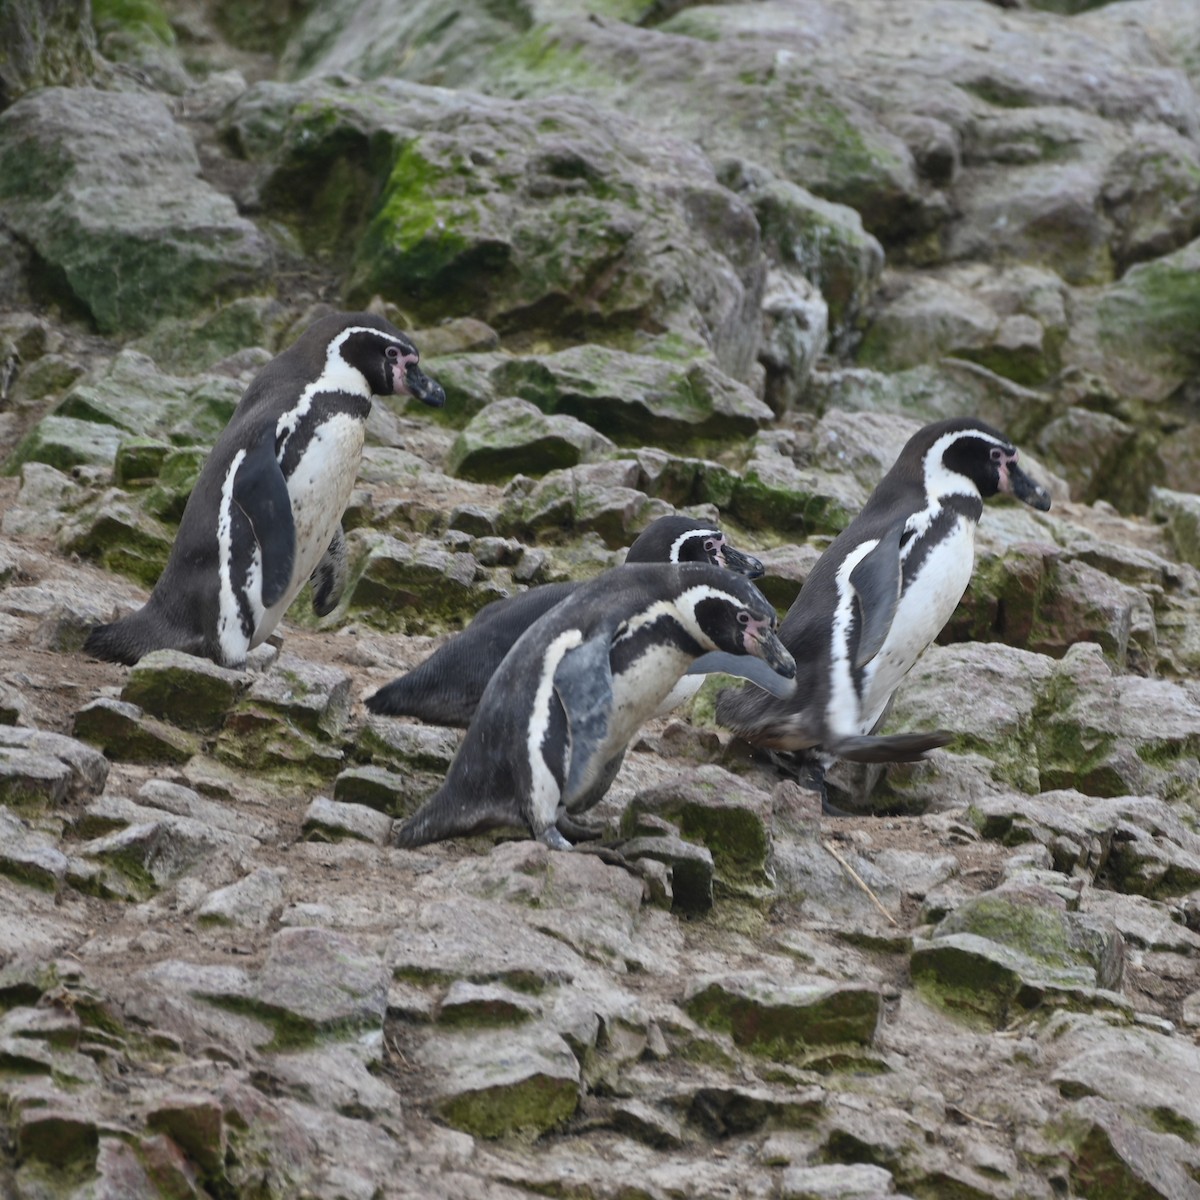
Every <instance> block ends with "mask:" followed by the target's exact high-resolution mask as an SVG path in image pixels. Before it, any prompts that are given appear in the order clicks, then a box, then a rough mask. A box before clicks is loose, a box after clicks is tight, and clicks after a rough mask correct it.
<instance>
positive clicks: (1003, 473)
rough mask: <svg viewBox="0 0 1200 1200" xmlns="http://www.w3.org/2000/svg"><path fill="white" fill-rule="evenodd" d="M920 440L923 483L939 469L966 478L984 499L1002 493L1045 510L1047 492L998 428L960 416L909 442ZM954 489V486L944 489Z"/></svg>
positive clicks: (931, 478) (927, 429) (928, 481)
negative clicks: (1023, 464) (1031, 474)
mask: <svg viewBox="0 0 1200 1200" xmlns="http://www.w3.org/2000/svg"><path fill="white" fill-rule="evenodd" d="M913 443H923V444H924V446H925V447H926V449H925V452H924V454H923V456H922V457H923V460H924V463H925V478H926V486H927V488H928V487H929V484H930V483H931V482H932V481H933V480H934V479H935V477H936V476H937V475H939V474H940V473H942V472H947V473H949V474H950V475H951V476H957V477H958V478H959V479H965V480H969V481H970V482H971V483H972V484H974V485H975V487H976V488H977V489H978V491H979V495H980V496H981V497H982V498H983V499H984V500H986V499H987V498H988V497H989V496H995V495H997V494H1003V495H1006V496H1012V497H1013V498H1014V499H1016V500H1020V501H1021V502H1022V503H1023V504H1028V505H1029V506H1030V507H1031V508H1036V509H1039V510H1040V511H1042V512H1045V511H1046V510H1047V509H1048V508H1049V507H1050V493H1049V492H1048V491H1046V489H1045V488H1044V487H1042V486H1041V484H1038V483H1035V482H1034V481H1033V480H1032V479H1031V478H1030V477H1029V476H1028V475H1026V474H1025V472H1024V471H1023V470H1022V469H1021V468H1020V467H1019V466H1018V465H1017V448H1016V447H1015V446H1014V445H1013V444H1012V442H1010V441H1009V440H1008V438H1006V437H1005V436H1004V434H1002V433H1000V432H999V431H998V430H996V429H993V428H992V427H991V426H990V425H985V424H984V423H983V422H982V421H976V420H974V419H973V418H969V417H963V418H957V419H954V420H950V421H938V422H936V423H934V424H933V425H927V426H926V427H925V428H924V429H922V430H920V431H919V432H918V433H916V434H915V435H914V436H913V438H912V441H911V442H910V445H912V444H913ZM945 490H955V489H952V488H951V489H945Z"/></svg>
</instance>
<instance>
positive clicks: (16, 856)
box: [0, 808, 69, 891]
mask: <svg viewBox="0 0 1200 1200" xmlns="http://www.w3.org/2000/svg"><path fill="white" fill-rule="evenodd" d="M0 834H2V837H0V874H4V875H6V876H8V878H9V879H14V880H16V881H17V882H18V883H25V884H29V885H31V886H32V887H37V888H45V889H47V890H49V891H57V890H58V889H59V888H60V887H62V885H63V882H64V881H65V880H66V877H67V870H68V866H69V864H68V861H67V857H66V855H65V854H63V853H62V852H61V851H60V850H58V849H57V848H56V847H55V846H54V845H52V844H51V841H50V839H49V838H47V837H45V836H44V835H41V834H38V833H35V832H33V831H32V830H31V829H30V828H29V827H28V825H27V824H26V823H25V822H24V821H22V820H20V819H19V818H18V817H16V816H14V815H13V814H12V813H10V812H9V811H8V809H6V808H0Z"/></svg>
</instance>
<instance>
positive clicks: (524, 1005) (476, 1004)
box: [437, 979, 542, 1026]
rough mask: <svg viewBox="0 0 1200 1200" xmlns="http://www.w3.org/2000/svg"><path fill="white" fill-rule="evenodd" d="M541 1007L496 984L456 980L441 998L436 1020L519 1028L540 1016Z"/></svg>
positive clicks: (446, 1023)
mask: <svg viewBox="0 0 1200 1200" xmlns="http://www.w3.org/2000/svg"><path fill="white" fill-rule="evenodd" d="M541 1012H542V1006H541V1005H540V1004H539V1003H538V1002H537V1001H536V1000H533V999H531V998H530V997H528V996H525V995H522V994H521V993H520V992H517V991H513V990H512V989H511V988H506V987H502V986H501V985H500V984H495V983H483V984H480V983H467V982H466V981H465V980H462V979H456V980H455V981H454V982H453V983H452V984H451V985H450V987H449V988H448V989H447V991H446V994H445V996H443V997H442V1002H441V1004H439V1005H438V1009H437V1020H438V1022H439V1024H442V1025H456V1026H462V1025H472V1026H479V1025H489V1026H490V1025H519V1024H521V1023H522V1022H524V1021H528V1020H531V1019H532V1018H534V1017H537V1016H540V1015H541Z"/></svg>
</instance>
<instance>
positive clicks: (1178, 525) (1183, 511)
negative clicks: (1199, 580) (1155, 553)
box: [1150, 488, 1200, 567]
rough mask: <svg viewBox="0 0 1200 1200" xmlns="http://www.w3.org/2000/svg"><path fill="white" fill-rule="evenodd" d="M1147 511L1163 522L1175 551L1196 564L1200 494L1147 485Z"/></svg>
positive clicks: (1198, 559) (1199, 547)
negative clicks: (1148, 504)
mask: <svg viewBox="0 0 1200 1200" xmlns="http://www.w3.org/2000/svg"><path fill="white" fill-rule="evenodd" d="M1150 515H1151V516H1152V517H1153V518H1154V519H1155V520H1156V521H1160V522H1162V523H1163V524H1165V525H1166V527H1167V531H1168V533H1169V534H1170V536H1171V542H1172V544H1173V545H1174V547H1175V553H1176V554H1177V555H1178V556H1179V557H1180V558H1181V559H1182V560H1183V561H1184V562H1188V563H1191V564H1192V566H1194V567H1197V566H1200V498H1198V497H1196V496H1195V495H1193V494H1192V493H1191V492H1173V491H1171V490H1170V489H1169V488H1151V489H1150Z"/></svg>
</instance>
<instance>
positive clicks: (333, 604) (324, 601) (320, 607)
mask: <svg viewBox="0 0 1200 1200" xmlns="http://www.w3.org/2000/svg"><path fill="white" fill-rule="evenodd" d="M349 559H350V556H349V553H348V551H347V550H346V535H345V533H343V532H342V527H341V526H340V525H339V526H338V527H337V532H336V533H335V534H334V535H333V540H332V541H331V542H330V543H329V549H328V550H326V551H325V553H324V554H322V555H321V557H320V559H319V560H318V562H317V565H316V566H315V567H313V572H312V574H311V575H310V576H309V577H308V579H309V583H310V584H311V585H312V606H313V612H315V613H316V614H317V616H318V617H327V616H329V614H330V613H331V612H333V610H334V609H335V608H337V606H338V601H339V600H340V599H341V598H342V592H343V591H345V588H346V575H347V565H348V563H349Z"/></svg>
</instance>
